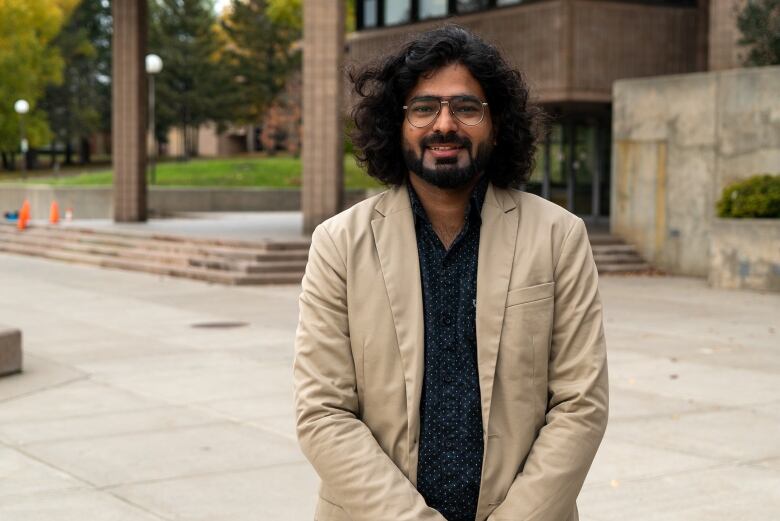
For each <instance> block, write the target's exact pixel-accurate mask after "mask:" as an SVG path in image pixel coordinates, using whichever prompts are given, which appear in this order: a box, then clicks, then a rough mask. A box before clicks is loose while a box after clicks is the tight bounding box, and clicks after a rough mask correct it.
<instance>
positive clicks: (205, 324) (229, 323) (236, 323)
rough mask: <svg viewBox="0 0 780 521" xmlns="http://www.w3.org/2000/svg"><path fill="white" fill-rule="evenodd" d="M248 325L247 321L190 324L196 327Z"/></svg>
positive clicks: (225, 327)
mask: <svg viewBox="0 0 780 521" xmlns="http://www.w3.org/2000/svg"><path fill="white" fill-rule="evenodd" d="M248 325H249V323H248V322H198V323H197V324H191V325H190V327H194V328H198V329H231V328H236V327H246V326H248Z"/></svg>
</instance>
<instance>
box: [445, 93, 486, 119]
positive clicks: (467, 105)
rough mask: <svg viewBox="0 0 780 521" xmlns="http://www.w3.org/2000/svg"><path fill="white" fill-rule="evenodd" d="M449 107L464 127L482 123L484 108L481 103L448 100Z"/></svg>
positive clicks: (466, 99) (463, 99)
mask: <svg viewBox="0 0 780 521" xmlns="http://www.w3.org/2000/svg"><path fill="white" fill-rule="evenodd" d="M450 107H451V108H452V113H453V114H454V115H455V117H456V118H458V121H460V122H461V123H463V124H464V125H476V124H478V123H479V122H480V121H482V111H483V109H484V107H483V105H482V103H481V102H479V101H477V100H475V99H469V98H453V99H452V100H450Z"/></svg>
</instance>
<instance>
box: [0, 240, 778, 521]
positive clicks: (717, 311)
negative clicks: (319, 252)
mask: <svg viewBox="0 0 780 521" xmlns="http://www.w3.org/2000/svg"><path fill="white" fill-rule="evenodd" d="M601 286H602V296H603V299H604V301H605V307H606V329H607V341H608V348H609V361H610V378H611V420H610V425H609V428H608V431H607V435H606V437H605V440H604V443H603V445H602V448H601V450H600V452H599V454H598V456H597V458H596V461H595V463H594V466H593V469H592V470H591V473H590V475H589V476H588V480H587V482H586V484H585V487H584V488H583V492H582V494H581V495H580V501H579V504H580V510H581V513H582V517H581V519H582V520H583V521H613V520H614V521H618V520H621V521H623V520H626V519H630V520H632V521H656V520H658V521H660V520H663V521H692V520H707V521H720V520H723V521H726V520H728V521H734V520H737V519H750V520H751V521H758V520H774V519H778V518H779V517H780V443H778V441H777V440H780V296H779V295H764V294H759V293H754V292H733V291H716V290H712V289H710V288H708V287H707V286H706V285H705V283H704V282H703V281H701V280H696V279H685V278H671V277H658V278H643V277H603V278H602V282H601ZM298 292H299V287H298V286H276V287H251V288H245V287H224V286H216V285H209V284H206V283H200V282H194V281H188V280H181V279H170V278H163V277H157V276H153V275H145V274H137V273H130V272H120V271H112V270H104V269H96V268H89V267H82V266H73V265H67V264H60V263H55V262H51V261H46V260H40V259H35V258H27V257H16V256H10V255H0V322H2V323H3V324H5V325H8V326H12V327H17V328H20V329H22V331H23V332H24V349H25V372H24V373H22V374H19V375H14V376H9V377H4V378H0V519H3V520H9V521H17V520H20V521H21V520H23V521H37V520H41V521H43V520H45V521H66V520H67V521H70V520H74V521H82V520H84V519H89V520H91V521H92V520H95V521H100V520H111V521H153V520H155V521H160V520H188V521H189V520H193V521H195V520H197V521H222V520H224V521H227V520H230V521H243V520H271V519H273V520H291V521H298V520H301V521H303V520H311V519H312V518H313V508H314V502H315V498H316V484H317V479H316V475H315V474H314V472H313V471H312V469H311V467H310V466H309V465H308V463H307V462H306V461H305V460H304V458H303V456H302V455H301V454H300V451H299V450H298V448H297V444H296V442H295V435H294V428H293V414H292V399H291V383H290V368H291V363H292V342H293V335H294V328H295V324H296V321H297V309H296V308H297V303H296V298H297V294H298ZM220 326H232V327H220Z"/></svg>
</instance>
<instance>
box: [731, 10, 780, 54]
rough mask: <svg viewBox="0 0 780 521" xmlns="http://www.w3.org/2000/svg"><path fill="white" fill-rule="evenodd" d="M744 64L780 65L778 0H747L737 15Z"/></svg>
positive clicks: (779, 12)
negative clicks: (745, 54) (745, 48)
mask: <svg viewBox="0 0 780 521" xmlns="http://www.w3.org/2000/svg"><path fill="white" fill-rule="evenodd" d="M737 28H738V29H739V31H740V33H741V34H742V38H741V39H740V40H739V44H740V45H743V46H746V47H747V48H748V54H747V56H746V57H745V60H744V64H745V65H746V66H762V65H780V0H749V1H748V2H747V4H745V6H744V8H743V9H742V11H740V13H739V15H738V16H737Z"/></svg>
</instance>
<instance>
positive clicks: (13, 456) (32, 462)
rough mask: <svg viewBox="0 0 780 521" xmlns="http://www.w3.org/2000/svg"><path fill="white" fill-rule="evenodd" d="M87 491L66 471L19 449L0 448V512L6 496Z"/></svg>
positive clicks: (82, 484) (81, 482) (87, 486)
mask: <svg viewBox="0 0 780 521" xmlns="http://www.w3.org/2000/svg"><path fill="white" fill-rule="evenodd" d="M87 488H89V485H88V484H86V483H84V482H83V481H80V480H78V479H76V478H74V477H73V476H71V475H70V474H68V473H67V472H63V471H61V470H59V469H56V468H54V467H51V466H49V465H47V464H46V463H43V462H41V461H39V460H37V459H34V458H31V457H30V456H27V455H26V454H24V453H22V452H21V451H19V450H16V449H11V448H8V447H0V511H2V506H1V505H2V504H3V503H4V502H5V501H4V499H3V498H8V497H9V496H18V495H35V494H40V493H43V492H51V491H53V490H76V489H87ZM7 501H13V500H12V499H11V500H7Z"/></svg>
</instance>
